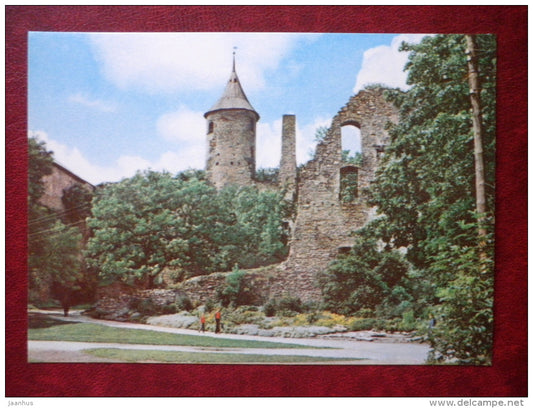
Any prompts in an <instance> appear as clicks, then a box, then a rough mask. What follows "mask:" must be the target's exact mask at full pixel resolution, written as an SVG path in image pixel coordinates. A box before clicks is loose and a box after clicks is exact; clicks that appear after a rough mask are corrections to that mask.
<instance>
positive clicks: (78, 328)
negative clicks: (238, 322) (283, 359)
mask: <svg viewBox="0 0 533 408" xmlns="http://www.w3.org/2000/svg"><path fill="white" fill-rule="evenodd" d="M34 327H35V326H34ZM28 339H29V340H49V341H81V342H95V343H122V344H154V345H174V346H197V347H246V348H311V347H307V346H302V345H298V344H287V343H275V342H268V341H255V340H233V339H226V338H216V337H209V336H195V335H187V334H174V333H164V332H157V331H152V330H140V329H122V328H116V327H109V326H103V325H99V324H92V323H72V324H61V322H58V324H55V325H50V326H47V327H41V328H32V327H31V326H30V329H29V330H28Z"/></svg>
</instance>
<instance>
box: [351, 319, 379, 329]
mask: <svg viewBox="0 0 533 408" xmlns="http://www.w3.org/2000/svg"><path fill="white" fill-rule="evenodd" d="M375 324H376V319H369V318H361V319H355V320H354V321H353V323H352V324H351V325H350V327H348V329H349V330H351V331H359V330H372V329H373V328H374V326H375Z"/></svg>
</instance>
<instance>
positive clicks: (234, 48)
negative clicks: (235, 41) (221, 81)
mask: <svg viewBox="0 0 533 408" xmlns="http://www.w3.org/2000/svg"><path fill="white" fill-rule="evenodd" d="M236 49H237V47H236V46H234V47H233V71H235V50H236Z"/></svg>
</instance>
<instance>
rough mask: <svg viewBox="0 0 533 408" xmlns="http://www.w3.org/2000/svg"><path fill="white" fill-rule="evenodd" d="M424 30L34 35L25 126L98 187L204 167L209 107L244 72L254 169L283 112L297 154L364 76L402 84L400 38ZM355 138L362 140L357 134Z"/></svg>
mask: <svg viewBox="0 0 533 408" xmlns="http://www.w3.org/2000/svg"><path fill="white" fill-rule="evenodd" d="M420 38H421V36H420V35H396V34H298V33H295V34H292V33H51V32H46V33H45V32H32V33H30V34H29V50H28V51H29V53H28V55H29V60H28V64H29V75H28V81H29V84H28V85H29V86H28V99H29V100H28V102H29V105H28V106H29V108H28V113H29V116H28V122H29V123H28V129H29V135H35V136H37V137H38V138H40V139H41V140H43V141H45V142H46V143H47V147H48V149H49V150H52V151H54V156H55V158H56V160H57V161H58V162H59V163H61V164H62V165H64V166H65V167H67V168H68V169H69V170H71V171H73V172H74V173H76V174H78V175H79V176H81V177H82V178H84V179H86V180H88V181H90V182H91V183H93V184H98V183H100V182H104V181H118V180H120V179H121V178H124V177H130V176H132V175H133V174H135V172H136V171H137V170H144V169H148V168H151V169H153V170H167V171H170V172H172V173H175V172H178V171H182V170H185V169H188V168H199V169H201V168H204V166H205V158H206V156H205V155H206V135H205V133H206V124H205V119H204V117H203V114H204V113H205V112H206V111H208V110H209V108H210V107H211V106H212V105H213V104H214V103H215V102H216V101H217V100H218V98H219V97H220V96H221V94H222V91H223V90H224V87H225V85H226V81H227V80H228V78H229V75H230V72H231V64H232V53H233V50H234V47H237V48H236V68H237V74H238V76H239V79H240V81H241V84H242V85H243V88H244V91H245V92H246V95H247V96H248V99H249V100H250V102H251V104H252V106H253V107H254V108H255V110H256V111H257V112H258V113H259V115H260V116H261V119H260V121H259V122H258V126H257V165H258V167H276V166H277V165H278V164H279V154H280V144H281V118H282V115H284V114H295V115H296V120H297V158H298V162H299V163H303V162H305V161H307V160H308V159H309V154H310V152H312V151H313V148H314V142H313V139H314V134H315V131H316V129H317V127H319V126H329V124H330V121H331V119H332V118H333V116H335V114H336V113H337V112H338V111H339V109H340V108H341V107H342V106H344V105H345V104H346V103H347V102H348V99H349V98H350V96H352V95H353V94H355V93H357V91H359V90H360V89H361V88H362V87H364V85H365V84H372V83H382V84H386V85H389V86H398V87H402V88H405V73H404V72H403V67H404V65H405V62H406V61H407V55H406V54H405V53H400V52H398V51H397V50H398V47H399V45H400V43H401V41H402V40H406V41H408V42H417V41H419V40H420ZM347 139H350V140H352V141H355V144H352V145H346V147H348V148H351V149H352V150H354V149H357V147H356V146H357V135H356V134H352V135H348V136H347Z"/></svg>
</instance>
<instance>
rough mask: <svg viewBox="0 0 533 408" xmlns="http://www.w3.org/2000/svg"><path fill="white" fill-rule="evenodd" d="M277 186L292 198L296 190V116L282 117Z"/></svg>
mask: <svg viewBox="0 0 533 408" xmlns="http://www.w3.org/2000/svg"><path fill="white" fill-rule="evenodd" d="M282 123H283V124H282V132H281V161H280V165H279V184H280V187H281V188H285V189H286V190H287V195H288V197H291V198H292V195H293V194H294V189H295V188H296V116H295V115H283V122H282Z"/></svg>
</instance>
